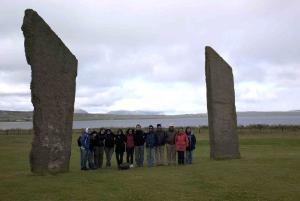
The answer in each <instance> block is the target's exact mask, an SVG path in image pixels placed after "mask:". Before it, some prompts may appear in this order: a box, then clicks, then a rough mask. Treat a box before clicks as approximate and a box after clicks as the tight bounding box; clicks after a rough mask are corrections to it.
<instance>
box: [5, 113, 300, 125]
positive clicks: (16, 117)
mask: <svg viewBox="0 0 300 201" xmlns="http://www.w3.org/2000/svg"><path fill="white" fill-rule="evenodd" d="M237 116H238V117H274V116H297V117H298V116H300V111H299V110H295V111H286V112H278V111H274V112H237ZM180 118H207V114H206V113H201V114H180V115H161V114H160V115H139V114H133V115H132V114H131V115H126V114H91V113H75V114H74V119H73V121H93V120H137V119H180ZM0 122H32V112H22V111H1V110H0Z"/></svg>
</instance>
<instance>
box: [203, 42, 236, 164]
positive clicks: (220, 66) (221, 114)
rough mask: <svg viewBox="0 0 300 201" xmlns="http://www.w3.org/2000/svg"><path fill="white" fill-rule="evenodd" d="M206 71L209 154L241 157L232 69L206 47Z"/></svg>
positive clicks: (216, 157)
mask: <svg viewBox="0 0 300 201" xmlns="http://www.w3.org/2000/svg"><path fill="white" fill-rule="evenodd" d="M205 75H206V88H207V90H206V91H207V113H208V123H209V141H210V157H211V158H212V159H235V158H240V151H239V139H238V135H237V131H236V127H237V118H236V109H235V95H234V81H233V74H232V69H231V67H230V66H229V65H228V64H227V63H226V61H224V60H223V58H222V57H220V56H219V55H218V53H217V52H215V51H214V50H213V49H212V48H211V47H205Z"/></svg>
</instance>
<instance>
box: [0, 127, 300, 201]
mask: <svg viewBox="0 0 300 201" xmlns="http://www.w3.org/2000/svg"><path fill="white" fill-rule="evenodd" d="M76 137H77V135H75V136H74V137H73V140H74V142H73V150H72V158H71V166H70V167H71V168H70V172H69V173H65V174H57V175H47V176H35V175H33V174H31V173H30V172H29V163H28V153H29V150H30V143H31V136H30V135H8V136H6V135H0V200H9V201H11V200H12V201H14V200H24V201H25V200H26V201H28V200H30V201H31V200H45V201H47V200H101V201H102V200H118V201H119V200H120V201H121V200H142V201H147V200H172V201H175V200H187V201H192V200H211V201H213V200H220V201H223V200H238V201H240V200H260V201H261V200H295V201H298V200H300V133H299V131H295V132H280V131H278V132H277V133H276V132H272V133H264V132H263V131H262V132H260V133H259V134H257V133H252V132H251V131H250V130H249V131H248V132H243V134H241V135H240V150H241V155H242V158H241V159H239V160H224V161H213V160H210V159H209V145H208V137H207V130H204V132H203V133H201V135H199V134H197V138H198V142H199V143H198V144H197V149H196V152H195V155H194V156H195V157H194V164H193V165H190V166H180V167H179V166H178V167H168V166H163V167H154V168H147V167H144V168H134V169H131V170H128V171H118V170H117V169H116V167H115V161H114V162H113V163H114V167H112V168H111V169H101V170H95V171H87V172H82V171H80V170H79V150H78V148H77V146H76V142H75V139H76Z"/></svg>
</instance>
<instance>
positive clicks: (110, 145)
mask: <svg viewBox="0 0 300 201" xmlns="http://www.w3.org/2000/svg"><path fill="white" fill-rule="evenodd" d="M104 146H105V147H104V151H105V156H106V167H111V157H112V155H113V153H114V146H115V135H114V134H113V132H112V131H111V130H110V129H106V130H105V142H104Z"/></svg>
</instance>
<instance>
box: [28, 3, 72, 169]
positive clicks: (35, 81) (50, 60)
mask: <svg viewBox="0 0 300 201" xmlns="http://www.w3.org/2000/svg"><path fill="white" fill-rule="evenodd" d="M22 31H23V34H24V37H25V43H24V45H25V54H26V60H27V63H28V64H29V65H30V66H31V71H32V74H31V76H32V80H31V86H30V88H31V101H32V104H33V107H34V114H33V129H34V136H33V141H32V149H31V152H30V168H31V171H32V172H33V173H40V174H44V173H58V172H66V171H68V170H69V161H70V156H71V142H72V124H73V113H74V100H75V91H76V76H77V59H76V57H75V56H74V55H73V54H72V53H71V52H70V50H69V49H68V48H67V47H66V46H65V45H64V43H63V42H62V41H61V39H60V38H59V37H58V36H57V35H56V34H55V33H54V31H52V30H51V28H50V27H49V26H48V24H47V23H46V22H45V21H44V20H43V19H42V18H41V17H40V16H39V15H38V14H37V12H35V11H34V10H31V9H27V10H26V11H25V16H24V19H23V25H22Z"/></svg>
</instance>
